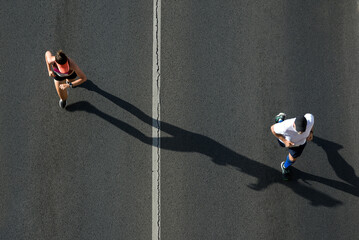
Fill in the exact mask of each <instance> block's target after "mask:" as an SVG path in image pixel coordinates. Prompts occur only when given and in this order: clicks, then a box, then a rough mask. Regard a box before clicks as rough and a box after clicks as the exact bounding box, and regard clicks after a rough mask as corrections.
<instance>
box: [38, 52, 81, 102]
mask: <svg viewBox="0 0 359 240" xmlns="http://www.w3.org/2000/svg"><path fill="white" fill-rule="evenodd" d="M45 60H46V66H47V71H48V72H49V76H50V77H53V78H54V83H55V88H56V91H57V94H58V95H59V97H60V100H59V105H60V107H61V108H65V106H66V100H67V89H68V88H74V87H76V86H78V85H80V84H82V83H83V82H85V81H86V80H87V78H86V75H85V74H84V73H83V72H82V70H81V69H80V68H79V66H77V64H76V63H75V62H74V60H72V59H71V58H69V57H67V56H66V55H65V53H64V52H63V51H62V50H60V51H58V52H57V53H56V55H55V56H53V55H52V54H51V52H50V51H47V52H46V53H45ZM76 77H79V78H78V79H76Z"/></svg>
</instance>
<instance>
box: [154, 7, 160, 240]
mask: <svg viewBox="0 0 359 240" xmlns="http://www.w3.org/2000/svg"><path fill="white" fill-rule="evenodd" d="M160 66H161V0H154V1H153V53H152V119H153V120H152V139H153V140H152V240H159V239H161V181H160V180H161V168H160V167H161V152H160V150H161V148H160V107H161V101H160V87H161V81H160V80H161V71H160V70H161V68H160Z"/></svg>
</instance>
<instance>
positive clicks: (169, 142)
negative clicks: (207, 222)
mask: <svg viewBox="0 0 359 240" xmlns="http://www.w3.org/2000/svg"><path fill="white" fill-rule="evenodd" d="M80 87H82V88H85V89H87V90H89V91H93V92H96V93H98V94H100V95H101V96H103V97H104V98H106V99H108V100H109V101H111V102H112V103H114V104H115V105H117V106H118V107H120V108H122V109H124V110H126V111H127V112H129V113H131V114H132V115H134V116H135V117H137V118H138V119H139V120H141V121H143V122H144V123H146V124H148V125H149V126H152V124H153V122H155V120H154V119H152V117H150V116H148V115H146V114H145V113H144V112H143V111H141V110H140V109H138V108H137V107H135V106H134V105H132V104H130V103H129V102H127V101H124V100H122V99H120V98H119V97H116V96H114V95H112V94H110V93H108V92H106V91H104V90H102V89H101V88H99V87H98V86H97V85H95V84H94V83H93V82H92V81H91V80H87V81H86V82H85V83H84V84H82V85H80ZM66 109H67V111H69V112H76V111H85V112H88V113H90V114H94V115H96V116H98V117H100V118H102V119H104V120H105V121H107V122H109V123H111V124H112V125H114V126H116V127H117V128H118V129H120V130H122V131H124V132H126V133H127V134H129V135H131V136H132V137H135V138H137V139H138V140H140V141H141V142H143V143H145V144H149V145H152V144H153V142H156V141H153V140H154V139H153V138H152V137H148V136H146V135H145V134H143V133H142V132H141V131H139V130H137V129H136V128H134V127H133V126H131V125H129V124H127V123H125V122H123V121H121V120H119V119H117V118H114V117H112V116H110V115H109V114H107V113H104V112H102V111H101V110H99V109H97V108H96V107H95V106H93V105H92V104H91V103H89V102H86V101H81V102H77V103H74V104H71V105H68V106H67V108H66ZM160 129H161V132H165V133H167V134H169V135H171V137H161V138H160V139H159V140H160V147H161V149H167V150H172V151H180V152H197V153H201V154H204V155H206V156H208V157H209V158H210V159H211V160H212V161H213V162H214V163H216V164H218V165H222V166H225V165H229V166H232V167H234V168H236V169H237V170H239V171H241V172H243V173H245V174H247V175H250V176H253V177H255V178H256V179H257V183H255V184H248V187H249V188H251V189H253V190H257V191H259V190H262V189H265V188H267V187H268V186H269V185H271V184H274V183H277V184H282V185H285V186H287V187H289V188H290V189H291V190H292V191H293V192H295V193H296V194H298V195H300V196H302V197H304V198H306V199H307V200H309V201H310V203H311V204H312V205H314V206H326V207H335V206H337V205H340V204H342V202H341V201H339V200H337V199H334V198H333V197H331V196H329V195H327V194H325V193H322V192H320V191H318V190H315V189H313V188H311V187H309V186H308V185H306V184H302V183H300V182H296V183H295V184H294V183H293V182H289V183H287V182H284V181H282V179H281V173H280V171H279V170H277V169H274V168H272V167H268V166H266V165H264V164H262V163H260V162H257V161H254V160H251V159H249V158H247V157H245V156H243V155H240V154H238V153H236V152H234V151H233V150H231V149H229V148H227V147H225V146H224V145H222V144H220V143H218V142H216V141H215V140H213V139H211V138H209V137H206V136H203V135H200V134H197V133H194V132H190V131H187V130H184V129H182V128H179V127H177V126H174V125H172V124H169V123H166V122H163V121H161V122H160ZM300 175H302V176H306V175H305V173H303V172H301V174H300ZM306 178H307V179H308V180H310V179H315V180H317V181H318V182H321V183H323V184H326V185H328V186H331V187H332V186H335V188H336V189H338V190H341V191H344V192H348V193H350V194H353V195H356V196H358V194H357V192H354V190H353V189H351V188H350V186H348V185H347V184H345V183H340V182H337V181H334V180H330V179H325V178H320V177H315V176H310V175H308V176H306Z"/></svg>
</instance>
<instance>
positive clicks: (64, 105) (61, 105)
mask: <svg viewBox="0 0 359 240" xmlns="http://www.w3.org/2000/svg"><path fill="white" fill-rule="evenodd" d="M59 106H60V108H65V107H66V100H62V99H60V101H59Z"/></svg>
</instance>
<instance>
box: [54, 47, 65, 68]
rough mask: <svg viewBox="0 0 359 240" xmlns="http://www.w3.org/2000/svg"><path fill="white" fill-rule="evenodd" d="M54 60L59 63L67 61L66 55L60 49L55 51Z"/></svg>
mask: <svg viewBox="0 0 359 240" xmlns="http://www.w3.org/2000/svg"><path fill="white" fill-rule="evenodd" d="M55 61H56V62H57V63H58V64H60V65H63V64H65V63H66V62H67V56H66V54H65V53H64V52H63V51H62V50H59V51H58V52H57V53H56V56H55Z"/></svg>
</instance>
